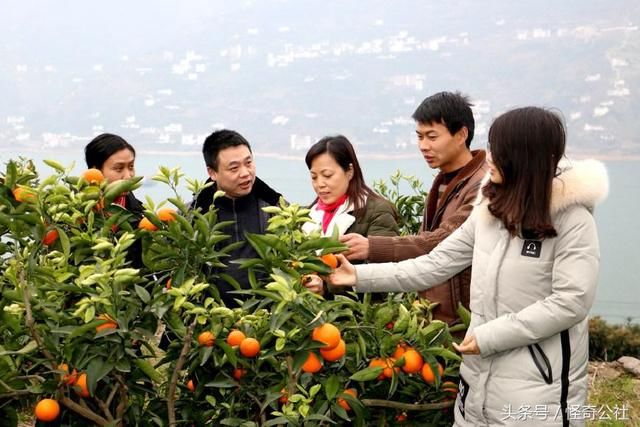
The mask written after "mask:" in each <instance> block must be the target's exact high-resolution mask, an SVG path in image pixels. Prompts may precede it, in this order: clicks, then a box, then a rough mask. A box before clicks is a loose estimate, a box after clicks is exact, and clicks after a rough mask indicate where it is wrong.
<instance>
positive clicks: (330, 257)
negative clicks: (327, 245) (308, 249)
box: [320, 254, 338, 269]
mask: <svg viewBox="0 0 640 427" xmlns="http://www.w3.org/2000/svg"><path fill="white" fill-rule="evenodd" d="M320 259H321V260H322V262H324V263H325V264H326V265H327V267H329V268H331V269H335V268H337V267H338V258H337V257H336V256H335V255H334V254H325V255H322V256H321V257H320Z"/></svg>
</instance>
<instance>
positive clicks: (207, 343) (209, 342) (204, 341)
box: [198, 331, 216, 347]
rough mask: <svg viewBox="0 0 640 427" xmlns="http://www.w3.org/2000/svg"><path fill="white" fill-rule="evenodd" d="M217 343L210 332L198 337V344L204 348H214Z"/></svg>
mask: <svg viewBox="0 0 640 427" xmlns="http://www.w3.org/2000/svg"><path fill="white" fill-rule="evenodd" d="M215 341H216V337H215V335H213V334H212V333H211V332H209V331H205V332H203V333H201V334H200V335H198V344H200V345H201V346H203V347H213V344H214V343H215Z"/></svg>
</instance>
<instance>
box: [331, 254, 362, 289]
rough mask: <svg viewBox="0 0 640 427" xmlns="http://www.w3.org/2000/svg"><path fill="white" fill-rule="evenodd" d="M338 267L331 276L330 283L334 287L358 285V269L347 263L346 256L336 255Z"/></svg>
mask: <svg viewBox="0 0 640 427" xmlns="http://www.w3.org/2000/svg"><path fill="white" fill-rule="evenodd" d="M336 257H337V258H338V267H337V268H336V269H335V270H333V273H331V274H330V275H329V282H330V283H331V284H332V285H333V286H354V285H355V284H356V268H355V267H354V266H353V265H352V264H351V263H350V262H349V261H347V258H345V256H344V255H342V254H338V255H336Z"/></svg>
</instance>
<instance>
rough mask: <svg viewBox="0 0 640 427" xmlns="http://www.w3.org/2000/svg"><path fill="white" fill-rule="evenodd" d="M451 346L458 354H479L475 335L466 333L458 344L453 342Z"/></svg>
mask: <svg viewBox="0 0 640 427" xmlns="http://www.w3.org/2000/svg"><path fill="white" fill-rule="evenodd" d="M453 348H455V349H456V350H457V351H458V352H459V353H460V354H480V347H478V342H477V341H476V337H475V335H467V336H466V337H464V340H463V341H462V342H461V343H460V344H459V345H458V344H456V343H453Z"/></svg>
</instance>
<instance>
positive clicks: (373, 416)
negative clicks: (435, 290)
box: [181, 202, 460, 425]
mask: <svg viewBox="0 0 640 427" xmlns="http://www.w3.org/2000/svg"><path fill="white" fill-rule="evenodd" d="M265 210H267V211H268V212H269V213H271V214H272V215H273V216H272V218H271V220H270V225H269V228H268V233H267V234H265V235H252V234H249V235H247V236H246V238H247V240H248V241H249V242H250V244H251V245H253V247H254V248H255V249H256V252H257V253H258V255H259V258H257V259H252V260H244V261H243V267H245V268H247V269H248V275H249V278H250V282H251V285H252V289H249V290H244V291H238V293H244V294H248V295H249V296H250V297H249V299H248V300H246V301H245V302H244V304H243V306H242V307H241V308H236V309H227V308H224V307H219V306H216V305H217V304H215V303H213V302H212V303H211V305H212V306H216V307H214V308H212V309H211V310H210V311H209V317H208V319H207V325H206V328H205V329H207V330H211V331H213V333H214V335H215V336H216V340H215V344H214V345H213V346H202V347H199V348H198V349H196V350H195V351H192V352H191V353H190V354H189V356H188V358H187V363H186V364H185V366H186V376H185V382H186V381H187V379H188V380H190V381H193V383H192V384H194V390H193V391H188V390H187V389H186V388H185V392H184V393H183V394H182V396H181V400H182V402H181V405H182V406H183V408H185V411H187V412H189V413H191V414H194V417H193V418H192V419H196V420H197V421H198V422H199V423H202V424H207V423H209V424H212V425H303V424H304V425H315V424H317V425H327V424H333V423H337V424H344V425H351V424H355V425H370V424H371V423H376V424H379V425H394V424H395V423H397V420H396V417H398V416H401V418H402V417H404V418H405V419H408V420H411V422H415V423H424V425H427V424H428V425H439V424H441V425H450V424H451V414H450V407H451V405H452V397H453V390H454V389H455V387H456V385H455V384H453V385H452V382H451V380H454V381H455V379H456V377H457V371H458V367H459V361H460V358H459V356H458V355H456V354H455V353H453V352H452V351H451V348H450V344H451V341H452V338H451V335H450V330H449V328H448V326H447V325H446V324H444V323H443V322H439V321H434V320H432V318H431V309H432V305H431V304H429V303H428V302H427V301H422V300H418V299H416V297H415V295H389V296H387V297H386V298H385V299H384V302H382V303H372V302H371V297H370V296H365V297H361V298H358V297H356V296H355V295H351V294H349V295H329V296H328V298H324V297H321V296H318V295H315V294H312V293H310V292H308V291H307V290H306V288H304V286H303V284H302V283H303V281H304V278H305V276H306V275H308V274H320V275H324V274H328V273H330V271H331V270H330V268H329V267H328V266H326V265H325V264H324V263H323V262H322V260H321V258H320V256H321V255H323V254H325V253H332V252H336V251H340V250H343V249H344V247H343V246H342V245H341V244H340V243H339V242H338V241H337V240H336V239H331V238H322V237H320V236H318V235H312V236H308V235H305V234H304V233H302V232H301V231H300V226H301V224H303V223H304V222H306V221H309V220H310V218H309V216H308V213H309V211H308V210H307V209H304V208H301V207H300V206H298V205H286V204H284V202H282V203H281V205H280V206H278V207H270V208H266V209H265ZM260 277H263V278H265V280H260V279H259V278H260ZM327 324H331V325H333V326H335V327H336V328H337V330H338V331H339V334H338V336H337V339H336V340H335V342H338V343H339V344H338V345H336V347H334V348H330V349H329V348H325V346H326V342H328V341H329V340H331V341H334V337H327V338H326V339H321V338H320V337H321V336H322V335H324V332H315V333H314V332H313V331H314V330H315V329H316V328H318V327H320V326H321V325H327ZM326 329H327V330H329V331H333V330H334V329H335V328H333V327H331V328H326ZM237 331H241V332H242V334H243V335H244V336H245V337H249V338H245V340H246V339H251V338H254V339H256V340H257V342H258V343H259V345H258V347H259V352H258V353H257V354H256V355H255V356H252V357H249V356H247V355H246V354H245V353H244V352H243V351H242V344H241V345H240V346H238V347H239V348H235V347H233V346H232V345H229V343H228V342H227V341H229V342H231V343H234V342H235V343H237V341H235V340H236V337H237V336H238V335H240V334H239V333H238V332H237ZM332 334H334V333H333V332H329V335H332ZM230 335H231V337H229V336H230ZM314 336H315V337H316V338H318V339H320V341H315V340H314ZM340 340H341V341H342V342H340ZM322 341H324V342H322ZM335 342H334V344H335ZM408 350H411V351H410V352H408ZM401 351H403V352H408V355H406V356H405V355H404V354H401V353H400V352H401ZM418 359H419V360H418ZM376 361H383V363H384V365H381V364H380V365H378V364H377V363H376ZM423 365H426V366H427V368H424V369H423ZM423 370H424V371H425V373H426V375H422V371H423ZM385 374H386V375H385ZM445 380H447V382H446V385H447V387H443V384H444V383H445ZM456 382H457V381H456ZM347 391H348V392H347ZM187 408H188V409H187ZM405 412H407V413H405ZM196 414H197V416H196Z"/></svg>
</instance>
